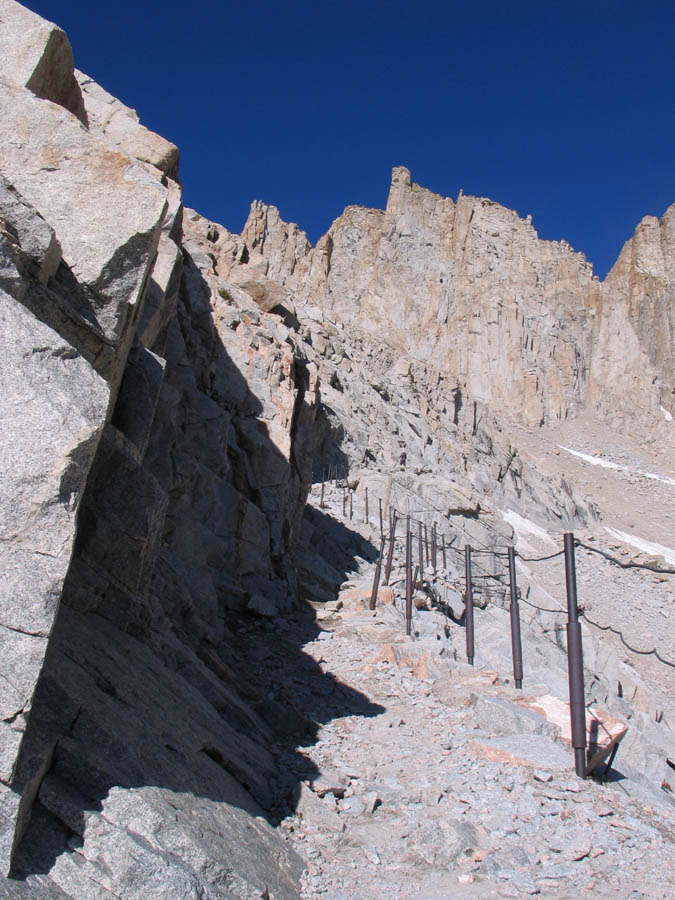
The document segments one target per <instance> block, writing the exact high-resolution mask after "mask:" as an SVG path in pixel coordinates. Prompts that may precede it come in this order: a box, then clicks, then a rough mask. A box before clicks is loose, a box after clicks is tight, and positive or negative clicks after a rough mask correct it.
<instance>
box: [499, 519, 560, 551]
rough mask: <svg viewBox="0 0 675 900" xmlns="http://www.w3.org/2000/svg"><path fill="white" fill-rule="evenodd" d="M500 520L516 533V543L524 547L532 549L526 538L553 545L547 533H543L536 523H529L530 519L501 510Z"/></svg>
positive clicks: (553, 542)
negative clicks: (533, 538)
mask: <svg viewBox="0 0 675 900" xmlns="http://www.w3.org/2000/svg"><path fill="white" fill-rule="evenodd" d="M501 512H502V519H504V521H505V522H508V524H509V525H510V526H511V528H513V530H514V531H515V533H516V537H517V538H518V542H519V543H521V542H522V544H523V545H525V546H526V547H530V548H531V549H532V545H531V544H530V543H528V540H527V536H528V535H529V536H530V537H535V538H537V539H538V540H540V541H543V542H544V543H545V544H551V545H555V541H554V540H553V538H552V537H551V536H550V535H549V533H548V532H547V531H545V530H544V529H543V528H542V527H541V526H540V525H537V524H536V522H531V521H530V519H525V518H524V517H523V516H519V515H518V513H517V512H514V511H513V510H512V509H507V510H502V511H501Z"/></svg>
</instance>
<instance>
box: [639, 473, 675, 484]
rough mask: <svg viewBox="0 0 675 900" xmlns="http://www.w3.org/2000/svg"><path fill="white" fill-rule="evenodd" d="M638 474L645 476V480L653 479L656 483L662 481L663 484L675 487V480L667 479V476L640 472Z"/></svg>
mask: <svg viewBox="0 0 675 900" xmlns="http://www.w3.org/2000/svg"><path fill="white" fill-rule="evenodd" d="M638 474H640V475H644V477H645V478H653V479H654V480H655V481H661V482H662V483H663V484H669V485H671V486H672V487H675V478H666V476H665V475H655V474H654V473H653V472H639V473H638Z"/></svg>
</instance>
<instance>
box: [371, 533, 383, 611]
mask: <svg viewBox="0 0 675 900" xmlns="http://www.w3.org/2000/svg"><path fill="white" fill-rule="evenodd" d="M383 554H384V535H382V541H381V543H380V552H379V555H378V557H377V563H376V564H375V574H374V576H373V589H372V591H371V592H370V606H369V607H368V608H369V609H375V602H376V600H377V592H378V589H379V587H380V573H381V572H382V555H383Z"/></svg>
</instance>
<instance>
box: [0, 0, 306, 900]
mask: <svg viewBox="0 0 675 900" xmlns="http://www.w3.org/2000/svg"><path fill="white" fill-rule="evenodd" d="M0 41H1V42H2V46H3V47H7V48H12V52H11V53H10V52H9V51H8V52H7V54H6V55H3V59H2V64H1V65H0V107H1V111H2V116H1V117H0V118H1V119H2V124H1V125H0V146H1V148H2V152H1V155H0V159H1V162H0V174H1V175H2V180H1V181H0V322H1V325H2V327H1V329H0V334H1V335H2V342H3V353H2V363H1V364H0V386H1V388H2V391H1V397H0V410H1V418H2V425H3V428H2V442H3V447H2V454H0V455H1V456H2V462H1V463H0V466H1V467H2V477H1V479H0V503H1V504H2V523H3V524H2V529H3V535H2V537H3V540H2V543H1V546H0V553H1V554H2V556H1V559H2V564H3V574H4V578H3V584H2V593H1V594H0V635H1V641H2V650H3V653H2V662H0V679H1V680H2V707H3V708H2V723H1V728H2V732H1V752H0V762H1V768H0V857H1V861H2V866H3V870H4V872H5V873H7V872H11V873H12V874H13V876H15V877H19V878H26V879H28V884H29V885H31V890H33V891H34V892H35V893H36V894H37V893H40V892H42V893H45V896H50V897H62V896H67V897H73V898H75V897H81V898H87V900H89V898H91V897H93V896H101V897H103V896H110V892H111V891H112V892H114V893H115V894H117V895H118V896H119V895H120V894H124V896H125V897H139V898H140V897H144V898H145V897H149V896H153V895H154V896H185V897H214V898H215V897H226V898H228V897H233V898H234V897H236V898H243V897H251V896H260V897H262V896H268V895H269V896H275V897H279V898H282V897H291V896H295V894H296V889H295V884H296V882H297V880H298V878H299V872H300V868H299V864H298V860H297V858H296V857H295V856H294V854H293V853H291V852H289V851H287V850H286V848H285V845H284V844H283V843H282V842H281V841H280V839H279V837H278V836H277V834H276V833H275V832H274V830H273V829H272V828H271V827H270V825H269V824H268V821H267V818H269V816H268V813H267V812H266V809H267V808H268V807H269V806H270V803H271V793H270V783H271V782H272V780H273V778H274V777H275V772H276V764H275V762H274V759H273V758H272V756H271V755H270V752H269V750H268V745H269V744H270V743H271V741H272V735H271V732H270V729H269V727H268V726H267V724H266V723H265V722H264V721H263V720H262V719H261V717H260V715H259V713H258V712H257V711H256V709H257V705H260V702H262V701H261V699H260V698H258V696H257V694H256V692H255V687H254V685H253V684H251V683H250V682H249V683H247V684H245V685H244V684H243V679H242V678H241V677H240V676H239V675H238V672H237V670H236V665H234V657H235V656H236V652H235V650H234V647H235V645H236V643H237V639H236V635H235V631H236V627H235V629H234V630H233V628H232V626H233V624H234V623H235V622H236V620H237V617H238V616H239V617H241V616H247V615H248V616H251V615H256V616H272V615H275V614H278V613H279V612H281V611H283V610H286V609H288V608H289V607H290V606H291V605H292V604H293V603H294V602H295V598H296V596H297V582H296V571H295V565H294V558H293V554H294V547H295V545H296V543H297V540H298V535H299V532H300V518H301V516H302V509H303V504H304V499H305V496H306V493H307V490H308V487H309V483H310V479H311V434H312V423H313V420H314V417H315V414H316V406H317V400H318V385H317V379H316V372H315V371H314V370H313V369H312V367H311V365H309V364H307V362H306V361H305V360H303V359H301V358H300V357H299V356H298V354H297V353H296V347H295V342H294V337H293V334H292V333H291V331H290V330H289V329H288V328H287V327H286V326H285V325H284V324H283V323H282V321H281V319H280V318H279V316H268V315H267V314H266V313H265V312H264V310H261V308H260V306H259V305H257V304H256V303H255V302H254V300H253V299H252V298H251V296H250V295H249V294H248V293H246V292H245V291H243V290H240V289H237V288H236V287H234V286H233V287H232V292H230V291H229V290H227V291H226V290H225V289H224V288H222V284H221V281H220V280H219V279H218V278H217V276H216V275H215V274H214V273H213V272H212V271H211V258H210V256H209V253H208V247H209V245H210V240H209V235H208V227H207V223H205V222H204V221H203V220H201V219H200V218H199V217H198V216H196V215H190V216H188V217H187V220H188V227H187V229H186V235H185V238H184V237H183V219H184V211H183V208H182V203H181V191H180V186H179V184H178V183H177V181H176V180H175V179H176V176H177V162H178V157H177V150H176V148H175V147H174V146H173V145H172V144H170V143H169V142H167V141H165V140H164V139H162V138H160V137H158V136H156V135H153V134H151V133H150V132H148V131H147V130H146V129H145V128H143V126H142V125H140V123H138V120H137V117H136V116H135V114H134V113H133V111H131V110H128V109H126V108H125V107H124V106H123V105H122V104H120V103H119V102H118V101H116V100H115V99H114V98H112V97H110V95H108V94H107V93H106V92H105V91H104V90H103V89H102V88H100V87H99V86H98V85H96V84H95V83H94V82H93V81H92V80H91V79H89V78H87V77H86V76H83V75H82V74H81V73H76V72H75V71H74V69H73V63H72V54H70V55H69V53H70V50H69V45H68V43H67V39H66V38H65V35H63V32H61V31H60V30H59V29H57V28H56V27H55V26H52V25H51V24H50V23H46V22H44V21H43V20H41V19H40V18H39V17H37V16H35V15H34V14H32V13H30V12H29V11H28V10H25V9H23V8H22V7H20V6H19V5H18V4H16V3H12V2H9V0H3V3H2V4H1V5H0ZM15 57H16V58H15ZM18 59H20V60H21V61H22V65H18V64H16V60H18ZM36 72H37V73H38V75H36V74H35V73H36ZM38 76H39V77H38ZM219 289H220V293H219ZM233 666H234V668H233ZM244 833H245V834H246V839H245V840H242V835H243V834H244ZM37 872H40V873H44V874H43V875H40V876H37V875H36V874H35V873H37ZM160 873H161V874H160ZM18 883H19V882H17V884H18ZM153 891H154V892H155V893H154V894H153Z"/></svg>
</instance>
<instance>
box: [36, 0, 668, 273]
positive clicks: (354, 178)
mask: <svg viewBox="0 0 675 900" xmlns="http://www.w3.org/2000/svg"><path fill="white" fill-rule="evenodd" d="M27 5H28V6H30V8H31V9H34V10H35V11H36V12H38V13H40V15H43V16H45V17H46V18H48V19H51V20H52V21H55V22H57V23H58V24H59V25H60V26H61V27H62V28H64V29H65V30H66V32H67V33H68V36H69V37H70V40H71V43H72V44H73V49H74V53H75V62H76V65H77V66H78V68H80V69H82V70H83V71H85V72H87V74H89V75H91V76H92V77H93V78H95V79H96V80H97V81H98V82H99V83H100V84H102V85H103V86H104V87H105V88H106V89H107V90H108V91H110V92H111V93H112V94H114V95H115V96H117V97H119V98H120V99H121V100H122V101H123V102H124V103H126V104H127V105H129V106H132V107H134V108H135V109H137V110H138V113H139V115H140V117H141V121H142V122H143V123H144V124H145V125H147V126H148V127H149V128H152V129H153V130H155V131H157V132H159V133H160V134H162V135H163V136H164V137H167V138H169V139H170V140H172V141H174V142H175V143H176V144H178V146H179V147H180V150H181V180H182V182H183V185H184V189H185V193H184V199H185V203H186V205H189V206H192V207H194V208H196V209H197V210H198V211H199V212H201V213H202V214H203V215H205V216H207V217H209V218H212V219H214V220H216V221H218V222H220V223H222V224H223V225H225V226H226V227H227V228H229V229H230V230H232V231H240V230H241V228H242V226H243V224H244V221H245V219H246V215H247V213H248V208H249V205H250V202H251V200H253V199H261V200H265V201H267V202H268V203H273V204H275V205H276V206H278V207H279V209H280V212H281V215H282V217H283V218H285V219H286V220H289V221H294V222H297V223H298V225H299V226H300V227H301V228H303V229H304V230H305V231H307V233H308V235H309V237H310V240H312V241H313V242H314V241H316V239H317V238H318V237H319V236H320V235H321V234H323V233H324V232H325V231H326V230H327V228H328V227H329V225H330V223H331V222H332V221H333V219H335V217H336V216H338V215H339V214H340V212H341V211H342V210H343V208H344V207H345V206H347V205H348V204H360V205H363V206H375V207H383V206H384V204H385V202H386V197H387V192H388V187H389V179H390V170H391V167H392V166H394V165H406V166H408V167H409V168H410V169H411V171H412V175H413V179H414V180H415V181H416V182H417V183H418V184H422V185H424V186H425V187H428V188H430V189H432V190H434V191H437V192H438V193H440V194H443V195H446V196H451V197H456V196H457V194H458V192H459V189H460V188H462V189H463V190H464V193H468V194H477V195H479V196H486V197H490V198H492V199H493V200H497V201H498V202H500V203H503V204H504V205H506V206H509V207H512V208H514V209H516V210H518V212H519V213H520V214H521V215H523V216H525V215H527V214H528V213H531V214H532V217H533V224H534V226H535V228H536V229H537V231H538V232H539V235H540V236H541V237H544V238H548V239H552V240H558V239H562V238H564V239H566V240H568V241H569V242H570V243H571V244H572V246H573V247H574V248H575V249H577V250H581V251H583V252H584V253H586V255H587V256H588V258H589V259H590V260H591V261H592V262H593V264H594V266H595V270H596V272H597V274H599V275H600V276H601V277H604V275H605V273H606V271H607V270H608V269H609V268H610V267H611V265H612V264H613V263H614V261H615V259H616V257H617V256H618V253H619V251H620V249H621V246H622V245H623V242H624V241H625V240H627V239H628V238H629V237H630V236H631V234H632V233H633V230H634V228H635V226H636V225H637V223H638V222H639V221H640V219H641V218H642V217H643V216H644V215H648V214H651V215H658V216H660V215H662V214H663V213H664V211H665V210H666V208H667V207H668V206H669V205H670V204H671V203H673V202H675V166H674V164H673V163H674V159H673V147H674V146H675V140H674V139H675V119H674V113H675V109H674V106H675V104H674V102H673V100H674V95H675V53H674V52H673V45H674V44H675V40H674V38H675V4H672V3H670V2H667V0H658V2H657V0H642V2H640V3H635V2H626V0H585V2H579V0H566V2H558V0H508V2H507V0H504V2H491V3H486V2H481V0H465V2H462V3H458V2H454V0H447V2H445V3H433V2H432V3H430V4H427V5H421V6H419V7H414V6H413V5H412V4H410V3H403V2H400V0H389V2H381V0H372V2H368V0H363V2H352V0H341V2H332V0H326V2H321V0H318V2H317V0H315V2H305V0H299V2H293V0H289V2H286V3H279V2H268V0H261V2H257V3H255V2H250V3H249V4H242V3H241V2H238V3H230V2H228V0H225V2H219V0H215V2H212V3H209V4H203V3H192V4H190V3H181V4H179V3H175V2H172V0H163V2H161V3H160V2H158V0H140V2H139V0H136V2H134V3H131V2H128V0H117V2H116V3H114V4H113V3H111V4H104V5H101V6H98V5H94V4H92V3H91V2H87V3H84V2H80V0H73V2H67V3H63V2H57V0H39V2H38V0H30V2H29V3H28V4H27Z"/></svg>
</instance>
